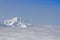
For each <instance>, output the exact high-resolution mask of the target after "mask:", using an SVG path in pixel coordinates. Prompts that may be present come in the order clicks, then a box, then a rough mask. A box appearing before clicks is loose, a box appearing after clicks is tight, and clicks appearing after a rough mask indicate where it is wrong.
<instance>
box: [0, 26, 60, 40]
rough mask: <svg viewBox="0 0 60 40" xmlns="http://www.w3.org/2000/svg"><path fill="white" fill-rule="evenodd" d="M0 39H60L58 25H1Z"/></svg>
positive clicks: (59, 27)
mask: <svg viewBox="0 0 60 40" xmlns="http://www.w3.org/2000/svg"><path fill="white" fill-rule="evenodd" d="M0 40H60V26H50V25H42V26H35V27H27V28H19V27H3V28H2V27H1V28H0Z"/></svg>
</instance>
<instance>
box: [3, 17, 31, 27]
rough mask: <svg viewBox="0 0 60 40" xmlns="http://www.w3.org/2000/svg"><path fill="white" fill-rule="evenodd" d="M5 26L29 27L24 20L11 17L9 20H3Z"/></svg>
mask: <svg viewBox="0 0 60 40" xmlns="http://www.w3.org/2000/svg"><path fill="white" fill-rule="evenodd" d="M3 23H4V24H5V25H6V26H11V27H12V26H14V27H17V26H19V27H27V26H30V25H29V23H27V22H26V21H25V20H23V19H22V18H18V17H13V18H11V19H8V20H5V21H4V22H3Z"/></svg>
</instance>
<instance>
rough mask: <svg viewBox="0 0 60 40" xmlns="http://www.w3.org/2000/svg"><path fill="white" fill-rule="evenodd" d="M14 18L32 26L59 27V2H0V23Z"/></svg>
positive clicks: (52, 0) (38, 0)
mask: <svg viewBox="0 0 60 40" xmlns="http://www.w3.org/2000/svg"><path fill="white" fill-rule="evenodd" d="M15 16H17V17H22V18H23V19H26V20H28V21H29V22H31V23H33V24H42V25H55V26H56V25H58V26H60V1H59V0H0V21H2V20H5V19H8V18H11V17H15Z"/></svg>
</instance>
